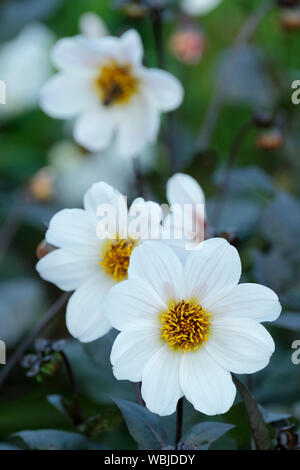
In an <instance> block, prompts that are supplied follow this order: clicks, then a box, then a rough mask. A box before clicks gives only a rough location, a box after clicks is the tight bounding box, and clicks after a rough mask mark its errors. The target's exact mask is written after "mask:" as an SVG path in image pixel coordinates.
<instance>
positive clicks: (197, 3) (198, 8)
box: [182, 0, 222, 15]
mask: <svg viewBox="0 0 300 470" xmlns="http://www.w3.org/2000/svg"><path fill="white" fill-rule="evenodd" d="M221 1H222V0H182V9H183V11H184V12H185V13H187V14H188V15H205V14H206V13H209V12H210V11H211V10H213V9H214V8H215V7H217V6H218V5H219V4H220V3H221Z"/></svg>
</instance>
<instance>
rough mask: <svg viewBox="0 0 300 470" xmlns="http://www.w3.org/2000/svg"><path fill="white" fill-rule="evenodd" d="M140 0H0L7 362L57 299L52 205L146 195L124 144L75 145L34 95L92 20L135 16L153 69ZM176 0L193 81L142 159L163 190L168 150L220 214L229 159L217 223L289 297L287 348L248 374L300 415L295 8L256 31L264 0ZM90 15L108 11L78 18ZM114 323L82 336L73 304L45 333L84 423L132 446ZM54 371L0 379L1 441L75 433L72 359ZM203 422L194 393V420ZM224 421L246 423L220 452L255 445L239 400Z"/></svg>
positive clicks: (173, 55) (1, 284)
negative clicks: (198, 13) (57, 49)
mask: <svg viewBox="0 0 300 470" xmlns="http://www.w3.org/2000/svg"><path fill="white" fill-rule="evenodd" d="M133 3H134V5H132V2H127V1H125V0H124V1H121V0H120V1H118V2H117V1H116V2H114V1H108V0H85V1H84V2H83V1H81V0H73V1H72V2H69V1H66V0H43V1H42V2H41V1H40V0H2V1H1V4H0V41H1V43H0V80H3V81H4V82H5V83H6V86H7V97H6V100H7V104H6V105H0V224H1V227H0V263H1V264H0V339H2V340H4V341H5V342H6V345H7V348H8V351H7V357H8V358H9V357H10V356H11V354H12V353H13V351H14V350H15V348H16V347H17V346H18V345H19V344H20V343H21V342H22V340H23V339H24V337H25V336H26V335H27V334H28V332H30V331H31V330H32V328H33V326H34V325H36V324H37V323H38V322H39V321H40V319H41V318H42V317H43V315H44V314H45V312H46V310H47V309H48V308H49V306H50V305H51V304H52V303H53V302H54V301H55V300H56V299H57V297H58V296H59V295H60V292H59V291H58V289H56V288H55V287H54V286H52V285H50V284H48V283H45V282H43V281H42V280H41V279H40V278H39V277H38V275H37V273H36V271H35V264H36V262H37V259H38V258H37V254H36V250H37V247H38V245H39V244H40V242H41V241H42V240H43V238H44V233H45V229H46V227H47V224H48V222H49V220H50V218H51V216H52V215H53V214H54V213H55V212H57V210H59V209H61V208H64V207H81V204H82V195H83V193H84V192H85V190H86V189H88V188H89V186H90V185H91V184H92V183H94V182H96V181H99V180H103V181H106V182H108V183H110V184H112V185H113V186H115V187H117V188H118V189H119V190H120V191H122V192H124V193H126V194H128V196H129V198H130V199H131V198H133V197H135V196H136V195H137V194H138V191H137V186H136V181H135V177H136V175H135V171H134V165H133V162H132V161H131V160H130V159H129V160H124V159H122V160H120V158H118V155H116V154H115V153H114V151H113V149H108V150H107V151H106V152H105V153H102V154H99V155H98V154H97V155H94V154H93V155H92V154H90V153H88V152H87V151H86V150H85V149H84V148H81V147H79V146H78V145H77V144H76V143H75V142H74V141H73V139H72V123H68V122H65V121H59V120H54V119H51V118H50V117H48V116H46V115H45V114H44V113H43V112H42V111H41V110H40V109H39V106H38V97H39V90H40V88H41V86H42V84H43V83H44V82H45V81H46V80H47V78H48V77H49V76H51V75H52V74H53V73H54V69H53V68H52V65H51V62H50V49H51V46H52V45H53V44H54V43H55V41H56V40H57V39H59V38H61V37H66V36H72V35H75V34H78V33H82V34H94V32H95V31H94V29H95V30H96V32H97V34H98V33H99V28H100V26H101V27H102V28H103V34H107V33H108V32H109V33H110V34H113V35H119V34H121V33H122V32H123V31H125V30H127V29H128V28H131V27H133V28H135V29H137V30H138V31H139V32H140V34H141V36H142V39H143V43H144V47H145V64H146V65H147V66H150V67H156V66H158V62H157V55H156V51H155V47H154V39H153V25H152V24H151V19H150V18H149V15H148V13H149V11H147V8H146V7H142V6H141V5H140V4H139V2H133ZM148 3H151V2H148ZM169 3H170V4H171V5H170V8H168V9H167V11H166V12H165V14H164V17H163V21H164V25H163V39H164V44H165V54H166V67H167V70H168V71H170V72H172V73H173V74H174V75H175V76H177V77H178V78H179V79H180V81H181V82H182V84H183V86H184V89H185V99H184V103H183V105H182V106H181V107H180V108H179V109H178V110H177V111H176V112H175V113H173V116H172V126H171V133H170V136H169V137H170V138H171V141H172V143H171V146H170V143H169V142H168V141H167V140H166V139H165V138H164V134H165V132H164V131H165V129H166V128H167V127H168V123H167V121H166V118H164V121H163V123H162V132H161V138H160V140H159V142H158V143H157V144H156V145H153V146H151V147H149V148H147V149H145V151H144V152H143V154H142V155H141V159H140V167H141V168H140V171H141V176H142V181H143V185H144V191H145V194H146V196H147V197H148V198H152V199H153V200H156V201H158V202H160V203H162V202H166V194H165V184H166V181H167V179H168V177H169V176H170V168H169V163H168V161H169V154H170V152H171V153H172V158H173V166H174V171H182V172H186V173H188V174H190V175H192V176H193V177H194V178H196V179H197V181H198V182H199V183H200V184H201V186H202V187H203V189H204V192H205V194H206V197H207V212H208V221H210V220H211V221H212V219H213V218H214V214H215V212H214V210H215V207H216V195H217V194H218V193H219V191H220V186H222V181H224V172H225V173H226V169H224V168H226V162H227V161H228V157H229V156H230V155H234V157H235V163H236V164H235V167H234V168H233V169H232V171H231V177H230V181H228V187H227V193H226V200H225V201H223V206H222V210H221V211H220V214H219V217H218V220H217V221H215V220H214V221H212V224H211V230H212V233H214V234H220V233H223V234H224V236H226V237H228V238H229V239H230V240H231V242H232V243H234V244H235V246H236V247H237V248H238V250H239V252H240V255H241V257H242V262H243V270H244V278H243V280H244V281H246V280H247V281H250V282H258V283H262V284H264V285H267V286H269V287H271V288H272V289H274V290H275V291H276V292H277V294H278V295H279V296H280V299H281V302H282V304H283V307H284V310H283V314H282V316H281V317H280V319H279V320H278V321H277V322H276V324H275V325H272V326H270V327H268V328H269V330H270V331H271V333H272V335H273V336H274V338H275V342H276V345H277V349H276V352H275V354H274V356H273V358H272V361H271V364H270V366H269V367H267V368H266V369H265V370H264V371H262V372H260V373H257V374H255V375H254V377H253V383H252V386H253V392H254V395H255V397H256V399H257V400H258V402H259V403H260V404H261V405H262V406H263V407H264V409H265V410H269V411H270V410H271V411H273V412H276V413H279V416H286V415H292V416H293V417H295V418H298V419H300V393H299V392H300V365H294V364H293V363H292V361H291V356H292V352H293V349H292V348H291V345H292V342H293V341H294V340H296V339H299V340H300V254H299V253H300V252H299V246H300V201H299V196H300V185H299V181H300V104H299V105H298V106H297V105H295V104H293V103H292V101H291V96H292V91H293V90H292V82H293V81H294V80H297V79H298V80H299V79H300V54H299V47H300V40H299V39H300V32H299V31H300V10H299V7H297V8H293V9H290V8H286V7H285V8H283V7H282V6H279V5H277V4H276V2H273V3H274V4H276V5H275V6H274V7H273V8H267V9H266V11H265V12H264V11H263V15H262V18H261V21H258V24H257V29H256V31H255V32H254V31H253V32H254V34H253V35H252V34H251V31H250V34H249V30H248V29H247V28H249V26H250V27H251V25H252V23H251V22H250V23H249V21H248V20H249V17H250V18H252V17H253V12H254V11H255V10H256V9H257V7H259V5H262V4H263V2H262V1H261V0H257V1H256V0H249V1H247V2H245V1H243V0H230V1H229V0H227V1H226V2H223V3H222V4H221V5H220V6H219V7H218V8H216V9H215V10H213V11H212V12H210V13H209V14H208V15H205V16H203V17H193V18H191V17H188V16H185V15H183V14H178V9H177V8H176V7H177V3H178V2H176V1H175V2H169ZM281 3H284V2H281ZM285 3H288V2H285ZM87 12H91V13H95V14H97V15H99V17H101V19H102V21H103V23H99V22H97V20H95V17H93V16H91V15H89V16H87V15H85V16H83V15H84V14H85V13H87ZM255 18H256V17H255ZM255 18H254V19H255ZM256 19H257V18H256ZM245 24H246V25H247V27H246V29H245V28H244V25H245ZM248 39H249V40H248ZM233 44H235V45H234V47H233ZM213 222H214V223H213ZM41 249H42V248H41V247H40V250H41ZM113 335H114V333H112V334H109V335H108V336H106V337H105V338H103V339H101V340H99V341H96V342H94V343H91V344H88V345H82V344H80V343H78V342H76V341H74V340H72V339H71V338H70V337H69V335H68V332H67V330H66V328H65V318H64V312H63V311H62V312H61V314H60V315H58V316H57V318H56V319H55V321H54V322H53V323H52V324H51V325H50V326H49V328H47V329H46V330H45V331H44V332H43V333H42V336H43V337H46V338H51V339H53V340H58V339H61V338H65V339H66V343H65V349H64V350H65V352H66V355H67V356H68V358H69V361H70V362H71V364H72V368H73V371H74V374H75V377H76V380H77V382H78V386H79V389H80V402H81V406H82V408H83V411H84V415H85V418H87V419H88V420H87V421H86V423H85V425H84V426H85V428H84V429H83V430H84V432H85V434H86V435H87V436H88V437H89V438H91V439H92V440H95V441H96V442H98V443H100V444H101V445H103V446H106V447H107V446H109V447H110V448H112V449H129V448H133V449H134V448H136V443H135V442H134V440H133V439H132V437H131V436H130V434H129V432H128V431H127V428H126V427H125V424H124V422H123V419H122V416H121V414H120V412H119V411H118V408H117V407H116V406H115V405H114V403H113V401H112V398H114V397H115V398H117V397H121V398H125V399H131V400H134V394H133V391H132V388H131V385H130V384H129V383H127V382H117V381H115V380H114V378H113V376H112V373H111V368H110V364H109V359H108V357H109V348H110V345H111V343H112V341H113ZM2 369H3V366H0V372H1V370H2ZM54 369H55V368H54ZM54 369H53V368H52V369H51V371H50V372H49V373H47V374H48V377H45V375H47V374H44V376H43V377H42V378H41V377H40V376H39V374H38V373H37V371H35V373H34V374H33V375H35V376H34V377H28V376H26V373H27V372H28V370H26V369H25V368H23V367H21V366H17V367H16V368H15V369H14V370H13V372H12V374H11V375H10V376H9V378H8V380H7V381H6V383H5V385H4V386H3V387H2V389H1V390H0V397H1V399H0V442H1V441H3V442H4V441H6V440H7V439H8V436H10V435H11V434H12V433H16V432H19V431H22V430H28V429H31V430H35V429H56V430H66V431H72V430H74V423H72V422H71V421H70V417H69V416H68V413H66V410H65V407H64V406H62V397H64V399H65V400H68V399H70V397H71V393H70V388H69V384H68V379H67V377H66V375H65V373H64V370H63V368H62V370H60V371H59V372H57V373H54ZM42 375H43V374H42ZM37 376H38V377H39V378H40V379H41V380H37ZM265 412H266V411H265ZM173 419H174V417H170V418H168V419H166V422H167V424H170V426H171V424H172V420H173ZM199 419H200V420H201V419H202V417H199V414H196V413H195V412H193V410H192V408H191V407H189V406H188V405H186V413H185V421H186V425H187V424H191V423H194V422H197V421H199ZM270 419H271V418H270ZM270 419H269V420H270ZM206 420H207V419H206ZM218 420H220V421H222V420H223V421H227V422H229V423H231V424H235V425H236V426H238V430H239V431H238V432H237V431H236V430H232V431H230V433H228V434H227V435H226V437H223V438H222V439H219V440H218V441H217V444H215V447H216V448H242V449H243V448H248V446H249V442H250V439H249V431H248V427H247V423H246V418H245V413H244V410H243V409H242V405H241V404H239V403H237V405H235V406H234V407H233V408H232V410H231V411H230V412H229V413H228V414H227V415H226V416H225V417H218ZM170 429H171V428H170ZM241 430H243V432H241ZM0 448H1V447H0Z"/></svg>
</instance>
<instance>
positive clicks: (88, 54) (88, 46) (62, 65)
mask: <svg viewBox="0 0 300 470" xmlns="http://www.w3.org/2000/svg"><path fill="white" fill-rule="evenodd" d="M94 44H95V43H94V42H93V41H91V40H89V39H87V38H84V37H82V36H75V37H73V38H64V39H60V40H59V41H57V43H56V44H55V46H54V47H53V49H52V61H53V63H54V65H55V66H56V67H57V68H58V69H61V70H73V71H74V70H75V71H76V72H78V70H89V71H93V72H94V71H95V70H97V68H98V67H99V66H100V64H101V63H102V61H101V54H100V52H99V50H98V49H97V48H96V47H95V45H94Z"/></svg>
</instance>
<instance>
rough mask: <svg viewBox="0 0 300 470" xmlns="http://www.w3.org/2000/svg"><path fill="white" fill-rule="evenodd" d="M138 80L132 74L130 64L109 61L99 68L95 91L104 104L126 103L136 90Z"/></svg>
mask: <svg viewBox="0 0 300 470" xmlns="http://www.w3.org/2000/svg"><path fill="white" fill-rule="evenodd" d="M138 84H139V80H138V79H137V78H136V77H134V75H133V74H132V70H131V66H130V65H119V64H117V63H116V62H114V61H111V62H109V63H108V64H107V65H104V66H103V67H101V69H100V73H99V76H98V77H97V78H96V80H95V85H96V89H97V93H98V95H99V97H100V99H101V101H102V103H103V104H104V106H111V105H113V104H125V103H127V102H128V101H129V100H130V98H131V97H132V95H133V94H135V93H136V92H137V88H138Z"/></svg>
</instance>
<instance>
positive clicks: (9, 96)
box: [0, 23, 54, 120]
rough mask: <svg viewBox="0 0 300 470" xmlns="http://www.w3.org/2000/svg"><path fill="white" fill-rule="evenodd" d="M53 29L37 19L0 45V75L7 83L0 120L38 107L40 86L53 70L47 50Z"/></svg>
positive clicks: (52, 37) (51, 40)
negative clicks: (4, 102)
mask: <svg viewBox="0 0 300 470" xmlns="http://www.w3.org/2000/svg"><path fill="white" fill-rule="evenodd" d="M53 43H54V36H53V34H52V32H51V31H50V30H49V29H48V28H46V26H44V25H43V24H40V23H30V24H28V25H27V26H25V27H24V28H23V29H22V30H21V31H20V33H19V34H18V36H17V37H16V38H14V39H12V40H11V41H8V42H5V43H3V44H1V46H0V79H1V80H2V81H3V82H4V83H5V85H6V104H5V106H1V110H0V120H2V119H6V118H11V117H14V116H17V115H19V114H20V113H23V112H25V111H28V110H30V109H33V108H36V107H38V102H39V93H40V89H41V87H42V86H43V85H44V83H45V82H46V80H47V79H48V78H49V77H50V75H51V73H52V67H51V64H50V61H49V50H50V48H51V47H52V45H53Z"/></svg>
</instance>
